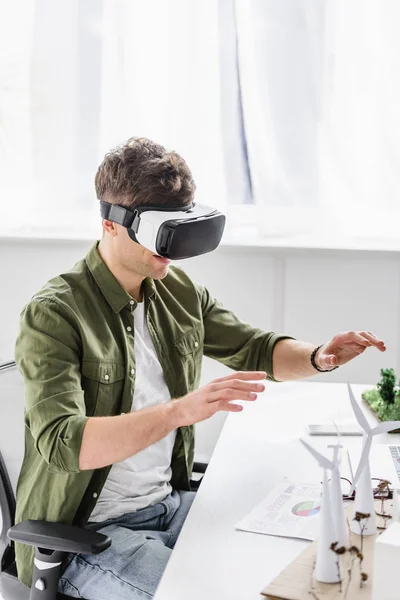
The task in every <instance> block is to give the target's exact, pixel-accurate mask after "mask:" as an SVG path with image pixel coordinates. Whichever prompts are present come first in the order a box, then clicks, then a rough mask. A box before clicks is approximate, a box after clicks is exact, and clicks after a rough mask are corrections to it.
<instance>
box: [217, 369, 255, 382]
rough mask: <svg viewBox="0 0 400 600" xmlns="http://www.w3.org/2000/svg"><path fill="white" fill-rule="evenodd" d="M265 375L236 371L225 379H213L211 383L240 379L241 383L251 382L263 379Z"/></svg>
mask: <svg viewBox="0 0 400 600" xmlns="http://www.w3.org/2000/svg"><path fill="white" fill-rule="evenodd" d="M266 377H267V374H266V372H265V371H237V372H235V373H231V374H230V375H226V376H225V377H218V379H214V381H213V382H212V383H219V382H221V381H230V380H231V379H241V380H242V381H251V380H258V379H265V378H266Z"/></svg>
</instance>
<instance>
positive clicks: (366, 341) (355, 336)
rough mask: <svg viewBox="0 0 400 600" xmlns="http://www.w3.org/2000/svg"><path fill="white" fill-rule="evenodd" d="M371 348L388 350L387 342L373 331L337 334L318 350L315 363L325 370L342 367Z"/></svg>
mask: <svg viewBox="0 0 400 600" xmlns="http://www.w3.org/2000/svg"><path fill="white" fill-rule="evenodd" d="M370 346H374V347H375V348H377V349H378V350H380V351H381V352H385V350H386V346H385V342H384V341H382V340H380V339H379V338H377V337H376V335H374V334H373V333H372V332H371V331H346V332H345V333H337V334H336V335H335V336H333V338H332V339H331V340H330V341H329V342H328V343H327V344H325V345H324V346H322V348H320V349H319V350H318V352H317V355H316V357H315V362H316V364H317V365H318V367H319V368H320V369H323V370H329V369H333V368H334V367H340V366H341V365H345V364H346V363H347V362H349V361H350V360H353V358H356V356H358V355H359V354H362V353H363V352H364V351H365V350H366V349H367V348H369V347H370Z"/></svg>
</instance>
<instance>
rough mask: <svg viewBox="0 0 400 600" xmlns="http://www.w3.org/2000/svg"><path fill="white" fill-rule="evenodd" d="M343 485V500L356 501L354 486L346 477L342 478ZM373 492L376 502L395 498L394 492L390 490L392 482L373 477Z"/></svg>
mask: <svg viewBox="0 0 400 600" xmlns="http://www.w3.org/2000/svg"><path fill="white" fill-rule="evenodd" d="M340 481H341V485H342V498H343V500H354V499H355V497H356V492H355V490H354V489H353V484H352V483H351V481H350V479H347V478H346V477H341V478H340ZM371 482H372V491H373V494H374V498H375V500H390V499H391V498H393V490H391V489H390V487H389V486H390V485H391V483H390V481H388V480H387V479H379V477H371Z"/></svg>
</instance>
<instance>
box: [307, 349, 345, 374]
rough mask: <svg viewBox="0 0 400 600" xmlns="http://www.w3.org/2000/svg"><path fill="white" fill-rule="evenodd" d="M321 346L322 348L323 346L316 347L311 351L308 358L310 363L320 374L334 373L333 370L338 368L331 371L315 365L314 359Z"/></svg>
mask: <svg viewBox="0 0 400 600" xmlns="http://www.w3.org/2000/svg"><path fill="white" fill-rule="evenodd" d="M322 346H323V344H321V345H320V346H317V347H316V348H315V350H313V352H312V354H311V356H310V361H311V364H312V366H313V367H314V369H315V370H316V371H319V372H320V373H330V372H331V371H334V370H335V369H338V368H339V367H338V366H337V367H333V369H320V368H319V366H318V365H317V363H316V362H315V357H316V355H317V352H318V350H319V349H320V348H322Z"/></svg>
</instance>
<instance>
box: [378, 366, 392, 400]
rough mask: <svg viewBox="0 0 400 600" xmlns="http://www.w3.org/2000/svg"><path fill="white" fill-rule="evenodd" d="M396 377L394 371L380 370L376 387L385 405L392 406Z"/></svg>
mask: <svg viewBox="0 0 400 600" xmlns="http://www.w3.org/2000/svg"><path fill="white" fill-rule="evenodd" d="M395 386H396V375H395V373H394V369H381V380H380V382H379V383H378V385H377V386H376V387H377V388H378V391H379V393H380V396H381V398H382V400H383V401H384V402H386V404H394V401H395V397H396V394H395Z"/></svg>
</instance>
